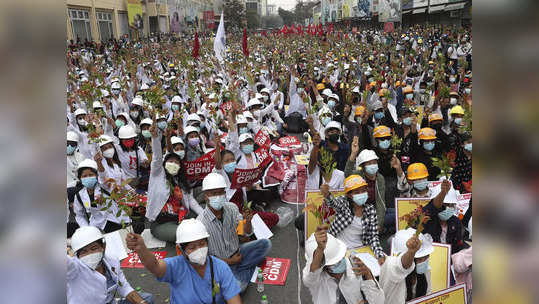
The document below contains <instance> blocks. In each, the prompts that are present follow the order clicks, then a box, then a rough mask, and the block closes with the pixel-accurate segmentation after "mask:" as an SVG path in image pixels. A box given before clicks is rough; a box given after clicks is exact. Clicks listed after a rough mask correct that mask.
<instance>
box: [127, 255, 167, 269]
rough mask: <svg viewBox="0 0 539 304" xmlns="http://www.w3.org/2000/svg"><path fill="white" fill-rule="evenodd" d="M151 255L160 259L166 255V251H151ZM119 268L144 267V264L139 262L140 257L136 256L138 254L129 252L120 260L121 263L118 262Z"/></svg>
mask: <svg viewBox="0 0 539 304" xmlns="http://www.w3.org/2000/svg"><path fill="white" fill-rule="evenodd" d="M152 253H153V255H155V257H156V258H157V259H158V260H162V259H164V258H166V257H167V252H166V251H152ZM120 267H121V268H144V265H143V264H142V263H141V262H140V258H139V257H138V254H137V253H136V252H130V253H129V254H128V255H127V258H125V259H123V260H122V263H121V264H120Z"/></svg>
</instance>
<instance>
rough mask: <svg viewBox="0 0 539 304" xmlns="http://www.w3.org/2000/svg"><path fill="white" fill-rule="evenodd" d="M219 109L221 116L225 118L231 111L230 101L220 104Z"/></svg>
mask: <svg viewBox="0 0 539 304" xmlns="http://www.w3.org/2000/svg"><path fill="white" fill-rule="evenodd" d="M219 109H221V112H222V113H223V116H224V117H227V116H228V113H230V111H232V101H227V102H225V103H222V104H221V105H220V106H219Z"/></svg>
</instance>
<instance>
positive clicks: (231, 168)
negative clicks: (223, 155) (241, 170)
mask: <svg viewBox="0 0 539 304" xmlns="http://www.w3.org/2000/svg"><path fill="white" fill-rule="evenodd" d="M223 168H224V169H225V172H226V173H232V172H234V170H236V162H231V163H228V164H225V165H224V166H223Z"/></svg>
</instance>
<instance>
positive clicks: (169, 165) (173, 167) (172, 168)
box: [165, 162, 180, 175]
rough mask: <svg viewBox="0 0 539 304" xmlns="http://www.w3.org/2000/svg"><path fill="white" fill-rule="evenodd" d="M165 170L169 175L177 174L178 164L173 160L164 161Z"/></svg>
mask: <svg viewBox="0 0 539 304" xmlns="http://www.w3.org/2000/svg"><path fill="white" fill-rule="evenodd" d="M165 170H167V172H168V174H170V175H176V174H178V171H179V170H180V165H178V164H177V163H173V162H166V163H165Z"/></svg>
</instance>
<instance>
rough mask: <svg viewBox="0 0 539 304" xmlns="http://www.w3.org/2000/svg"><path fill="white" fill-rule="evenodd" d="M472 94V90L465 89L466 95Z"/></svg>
mask: <svg viewBox="0 0 539 304" xmlns="http://www.w3.org/2000/svg"><path fill="white" fill-rule="evenodd" d="M471 92H472V89H470V88H466V89H464V93H466V94H468V95H470V93H471Z"/></svg>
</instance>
